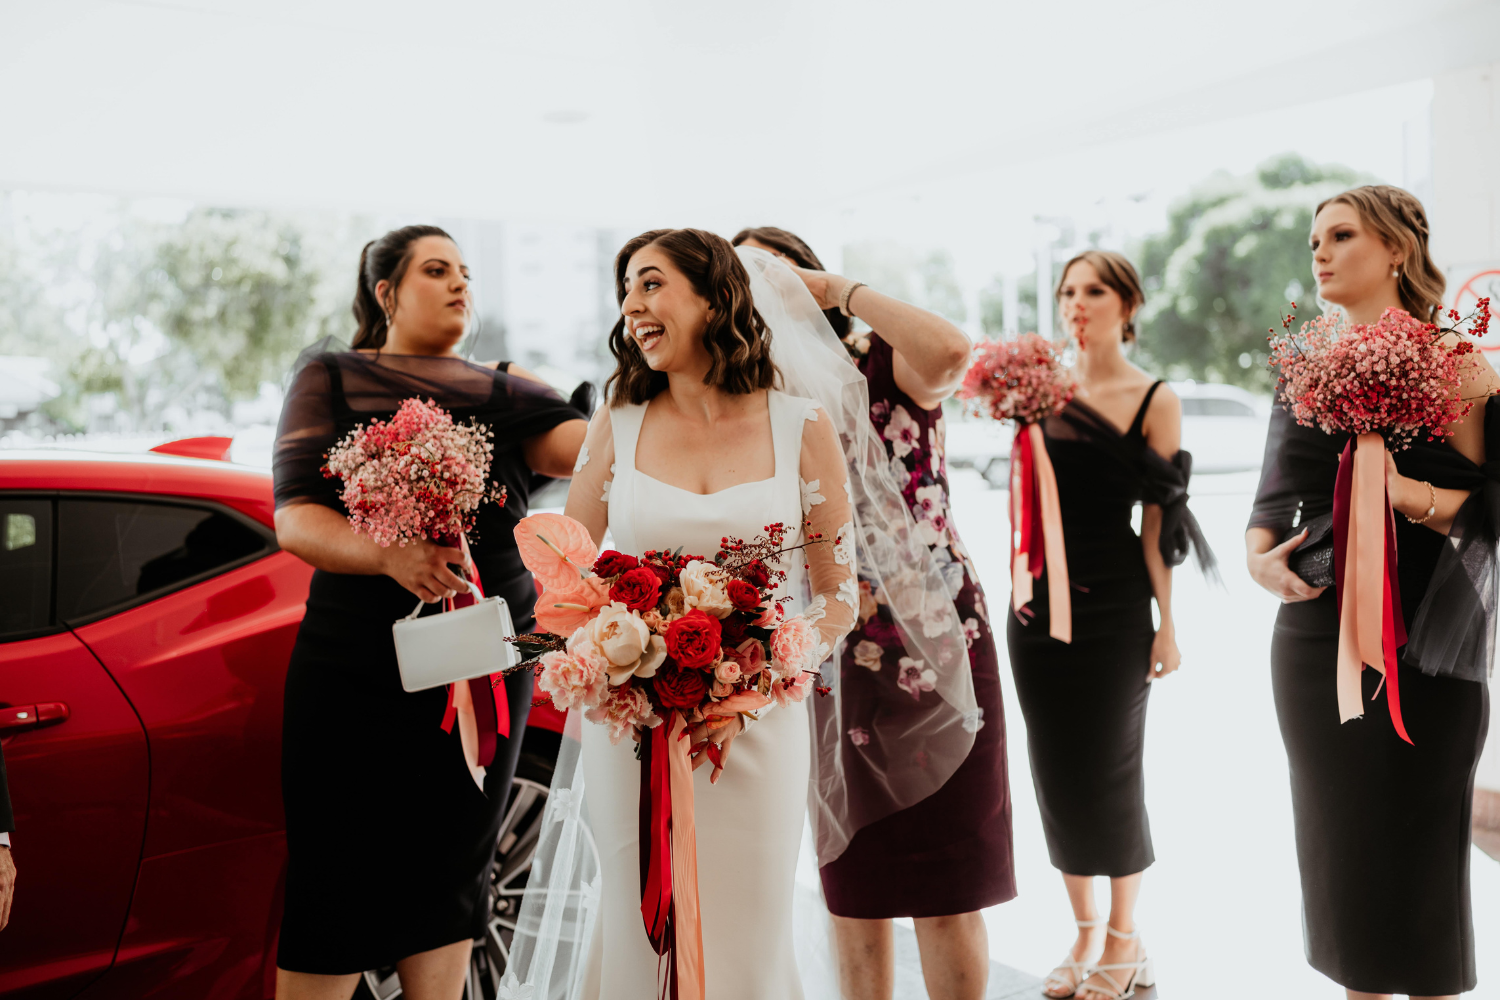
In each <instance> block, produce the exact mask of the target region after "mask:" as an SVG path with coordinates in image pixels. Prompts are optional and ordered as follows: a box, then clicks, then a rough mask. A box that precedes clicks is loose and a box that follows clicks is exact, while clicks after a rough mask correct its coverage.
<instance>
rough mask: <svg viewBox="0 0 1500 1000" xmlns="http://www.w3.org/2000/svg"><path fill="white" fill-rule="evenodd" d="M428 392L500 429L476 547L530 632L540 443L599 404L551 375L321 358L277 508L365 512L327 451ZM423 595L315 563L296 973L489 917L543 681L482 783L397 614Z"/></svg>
mask: <svg viewBox="0 0 1500 1000" xmlns="http://www.w3.org/2000/svg"><path fill="white" fill-rule="evenodd" d="M413 396H417V397H421V398H422V399H431V400H433V401H435V402H436V403H437V404H438V405H440V406H442V407H444V408H446V409H448V410H449V411H450V412H451V413H452V414H453V416H454V419H455V420H458V421H467V420H468V419H469V418H471V417H473V418H477V419H478V420H479V421H480V422H481V423H483V424H486V425H488V426H489V427H490V428H492V429H493V430H494V432H495V454H494V461H493V463H492V465H491V468H490V477H491V480H492V484H493V485H503V486H504V487H505V488H506V490H507V492H508V494H509V497H508V500H507V502H506V505H505V507H504V508H503V509H502V508H501V507H499V506H497V505H496V504H493V503H489V504H485V505H484V506H483V507H481V508H480V510H479V514H478V519H477V523H476V530H475V531H474V532H473V534H472V535H471V537H470V544H471V548H472V550H473V557H474V562H475V565H476V567H477V568H478V570H479V576H480V580H481V581H482V583H483V585H484V589H485V593H486V594H489V595H498V596H501V597H504V598H505V599H506V601H507V603H508V604H509V605H510V609H511V614H512V616H513V618H514V623H515V626H516V628H517V630H518V631H522V632H524V631H528V630H529V629H530V628H531V626H532V621H533V619H532V608H533V606H534V605H535V603H536V592H535V589H534V587H533V584H532V579H531V575H530V574H529V573H528V572H527V571H526V569H525V567H524V566H523V565H522V563H521V559H520V554H519V553H518V552H517V550H516V544H515V538H514V536H513V534H512V530H513V529H514V527H515V525H516V523H517V522H518V521H519V520H520V519H521V518H522V517H524V516H525V515H526V501H527V497H528V495H529V489H528V487H529V484H530V483H531V482H532V479H533V475H532V472H531V470H530V469H529V468H528V467H527V465H526V461H525V456H524V454H523V451H522V445H523V443H524V442H525V441H526V440H527V439H528V438H532V437H535V436H536V435H538V434H541V433H543V432H545V431H547V430H550V429H551V428H553V427H555V426H557V425H558V424H560V423H563V422H564V421H568V420H578V419H582V418H583V414H581V413H579V412H578V411H577V410H575V409H573V408H572V407H571V406H569V405H568V403H566V402H565V401H564V400H563V399H562V398H561V397H560V396H558V395H557V394H556V393H555V392H553V391H552V390H551V389H548V388H546V387H545V386H542V385H539V384H537V383H535V382H532V381H530V380H527V379H521V378H515V377H512V376H510V375H507V374H506V373H505V372H503V371H492V370H490V369H489V368H485V367H483V366H480V365H476V364H472V363H470V362H467V361H464V360H461V359H458V358H434V357H411V356H401V355H391V354H380V355H366V354H360V353H354V352H344V353H323V354H319V355H317V356H315V357H313V358H311V360H310V361H309V362H308V363H307V364H306V365H305V366H304V367H303V368H302V369H301V370H300V371H299V372H298V374H297V376H296V377H295V378H294V380H293V385H292V389H291V392H290V393H289V394H288V397H287V401H286V405H285V408H284V409H283V411H282V418H281V426H280V428H279V429H278V433H277V442H276V456H275V482H276V505H277V506H278V507H281V506H284V505H286V504H291V503H319V504H323V505H325V506H327V507H331V508H333V509H334V510H337V511H339V512H340V513H347V512H346V511H345V508H344V506H343V504H342V502H341V501H340V499H339V487H338V481H337V480H329V479H325V478H324V477H323V475H322V473H321V471H320V469H321V467H322V465H323V461H324V453H325V452H326V451H327V450H328V448H329V447H331V446H332V445H333V444H334V443H335V442H336V441H337V440H338V439H339V438H341V437H343V436H344V435H345V434H347V433H349V431H351V430H353V429H354V428H355V426H356V425H358V424H361V423H364V422H367V421H369V420H371V419H372V418H379V419H388V418H389V417H390V416H392V415H393V413H394V412H395V410H396V408H397V406H399V405H400V402H401V401H402V400H404V399H408V398H411V397H413ZM415 604H416V599H415V598H414V597H413V596H412V595H411V593H410V592H408V591H407V590H405V589H404V588H403V587H401V585H400V584H398V583H396V581H395V580H393V579H391V578H390V577H388V576H353V575H347V574H342V573H328V572H324V571H323V570H318V571H317V572H315V573H314V574H313V578H312V586H311V590H310V593H309V594H308V599H307V614H306V617H305V618H304V619H303V621H302V627H301V630H300V631H299V632H298V633H297V643H296V646H295V648H294V649H293V651H292V658H291V664H290V666H289V668H288V671H287V680H286V708H285V721H284V728H283V732H282V762H281V769H282V770H281V778H282V794H283V797H284V799H285V802H286V830H287V850H288V853H289V862H288V869H287V885H286V912H285V916H284V917H283V920H282V925H281V939H280V945H279V949H278V953H277V962H276V964H277V965H278V966H279V967H281V968H283V969H287V970H289V971H293V972H308V973H319V974H324V975H341V974H347V973H353V972H361V971H363V970H365V969H373V968H377V967H381V966H389V965H393V964H395V963H396V962H397V961H398V960H400V959H402V958H405V957H407V956H409V955H414V954H417V953H419V952H423V951H428V950H430V949H433V948H438V947H442V946H443V945H448V944H453V943H455V942H457V941H463V940H470V939H473V938H476V937H479V936H480V935H481V934H482V933H483V931H484V927H485V922H486V919H487V917H488V907H489V896H488V889H487V887H488V882H489V871H490V867H491V865H492V863H493V861H494V857H495V838H496V836H497V833H498V830H499V825H500V821H501V818H502V810H503V809H504V808H505V804H506V798H507V796H508V794H509V790H510V782H511V777H512V775H513V773H514V771H515V767H516V759H517V756H518V754H519V752H520V746H521V735H522V733H523V732H524V730H525V726H526V716H527V713H528V712H529V710H530V705H531V681H532V678H531V675H530V674H529V673H527V672H525V671H521V672H519V673H516V674H513V675H511V676H510V677H509V678H507V679H506V684H505V687H506V695H507V698H508V701H509V703H510V732H511V734H512V735H511V738H510V739H508V740H507V739H504V738H501V739H500V740H499V741H498V746H497V748H496V751H495V759H494V762H493V764H492V765H491V766H490V767H489V768H488V775H487V778H486V781H485V787H484V790H483V791H481V790H480V789H479V787H478V786H477V785H475V783H474V780H473V779H472V778H471V777H470V774H469V770H468V766H467V765H466V763H465V761H464V756H463V750H462V747H461V746H460V745H459V737H458V732H457V728H456V727H455V728H454V730H453V731H452V732H451V733H446V732H444V731H443V730H442V729H441V728H440V724H441V722H442V718H443V712H444V709H445V707H446V704H447V695H446V692H445V690H444V689H443V688H435V689H433V690H429V691H421V692H417V693H414V694H408V693H406V692H405V691H403V690H402V688H401V680H400V675H399V673H398V670H397V666H396V654H395V647H394V644H393V642H392V638H391V624H392V623H393V622H394V621H396V620H397V619H398V618H402V617H404V616H405V615H407V614H409V613H410V612H411V610H412V608H413V607H414V606H415ZM437 607H438V606H436V605H434V606H433V608H432V609H431V610H432V611H433V612H435V611H436V610H437Z"/></svg>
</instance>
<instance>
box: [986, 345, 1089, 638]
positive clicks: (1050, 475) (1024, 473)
mask: <svg viewBox="0 0 1500 1000" xmlns="http://www.w3.org/2000/svg"><path fill="white" fill-rule="evenodd" d="M1077 390H1078V384H1077V383H1076V382H1074V381H1073V375H1072V373H1071V372H1069V371H1068V370H1067V369H1066V368H1064V367H1063V363H1062V356H1061V355H1060V354H1059V353H1058V351H1057V348H1056V346H1054V345H1053V343H1052V342H1051V341H1050V340H1048V339H1046V338H1045V337H1040V336H1038V335H1036V334H1034V333H1027V334H1022V335H1021V336H1020V337H1017V338H1016V339H1015V340H991V341H985V342H984V343H982V344H980V345H979V346H978V347H976V348H975V349H974V363H973V364H972V365H971V366H970V367H969V371H968V373H967V374H965V375H964V384H963V386H962V388H960V389H959V390H958V397H959V398H960V399H968V400H973V403H972V404H971V405H972V406H973V407H974V409H975V411H976V412H978V413H983V414H986V415H987V416H990V417H993V418H994V419H996V420H1014V421H1015V422H1016V439H1015V443H1014V444H1012V445H1011V449H1010V525H1011V532H1010V539H1011V544H1010V579H1011V604H1012V606H1013V607H1014V608H1015V610H1016V613H1017V614H1021V613H1022V611H1023V609H1025V608H1026V605H1027V604H1029V603H1031V595H1032V583H1033V581H1035V580H1039V579H1041V577H1042V572H1043V570H1044V569H1045V568H1046V567H1047V565H1048V564H1049V563H1050V564H1051V566H1052V568H1053V569H1052V573H1051V574H1049V575H1048V578H1047V579H1048V583H1047V589H1048V600H1049V601H1050V602H1051V607H1052V615H1051V622H1050V624H1049V625H1048V634H1049V635H1051V636H1052V637H1053V638H1054V639H1058V640H1060V641H1062V642H1071V641H1072V639H1073V618H1072V603H1071V601H1072V597H1071V595H1070V594H1069V592H1068V562H1067V550H1066V547H1065V545H1064V543H1063V535H1062V514H1061V509H1060V507H1059V503H1058V497H1057V475H1056V473H1055V472H1053V470H1052V462H1051V459H1050V458H1048V456H1047V443H1046V437H1045V435H1044V434H1043V433H1042V428H1041V421H1042V420H1044V419H1046V418H1047V417H1050V416H1052V415H1053V414H1054V413H1057V412H1058V411H1060V410H1061V409H1062V408H1063V407H1065V406H1067V405H1068V404H1069V403H1070V402H1072V401H1073V394H1074V393H1075V392H1076V391H1077ZM1027 613H1029V611H1028V612H1027Z"/></svg>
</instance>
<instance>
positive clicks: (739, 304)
mask: <svg viewBox="0 0 1500 1000" xmlns="http://www.w3.org/2000/svg"><path fill="white" fill-rule="evenodd" d="M646 247H656V248H657V249H659V250H660V251H661V252H662V253H664V254H666V255H667V258H668V259H669V260H671V261H672V264H673V266H675V267H676V268H677V270H679V271H681V272H682V273H683V276H684V277H686V278H687V279H688V281H689V282H690V283H691V284H692V286H693V291H695V292H697V293H698V294H699V295H701V296H702V297H703V298H705V299H707V300H708V305H709V308H710V309H711V310H712V312H710V313H709V317H708V329H706V330H704V331H703V346H704V347H706V348H707V349H708V354H709V358H710V359H711V364H710V365H709V369H708V373H707V374H705V375H704V376H703V384H704V385H711V386H714V387H715V388H717V389H721V390H722V391H724V392H727V393H730V394H731V395H744V394H745V393H750V392H756V391H758V390H760V389H772V388H775V386H776V383H777V380H778V379H779V378H780V373H779V372H778V371H777V370H776V365H775V364H773V363H772V362H771V330H770V328H769V327H767V326H766V322H765V320H763V319H761V317H760V313H758V312H756V311H755V301H754V299H753V298H752V297H751V295H750V275H749V274H748V273H747V272H746V271H745V265H744V264H742V263H740V258H739V257H738V256H737V255H736V254H735V252H734V247H732V246H730V245H729V241H728V240H726V239H724V237H722V236H718V235H715V234H714V233H710V232H707V231H705V230H702V229H653V230H651V231H650V232H647V233H642V234H641V235H639V236H637V237H636V238H635V239H633V240H631V241H630V242H628V243H626V244H625V245H624V246H623V247H621V248H620V252H619V253H618V254H616V255H615V301H617V302H619V303H620V304H621V305H622V306H623V305H624V304H625V274H626V271H627V270H628V269H629V267H630V258H632V257H634V256H635V255H636V254H637V253H639V252H640V251H641V250H644V249H645V248H646ZM609 353H611V354H613V355H614V356H615V370H614V374H612V375H610V377H609V379H608V381H606V382H605V383H604V395H605V399H606V400H608V402H609V405H610V406H614V405H615V404H616V403H621V402H624V403H644V402H646V401H647V400H649V399H651V398H652V397H653V396H655V395H656V394H657V393H659V392H661V391H662V390H663V389H665V388H666V387H667V374H666V372H658V371H653V370H652V369H651V366H650V365H648V364H646V359H645V358H643V357H642V356H641V352H640V349H639V348H638V347H637V346H636V344H635V342H634V341H633V340H632V339H631V338H630V337H629V336H628V335H627V334H626V332H625V317H624V315H623V314H622V315H621V316H620V319H619V320H618V321H617V322H616V323H615V326H614V329H613V330H611V331H609Z"/></svg>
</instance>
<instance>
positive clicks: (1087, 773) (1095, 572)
mask: <svg viewBox="0 0 1500 1000" xmlns="http://www.w3.org/2000/svg"><path fill="white" fill-rule="evenodd" d="M1161 385H1162V383H1161V382H1157V383H1155V384H1153V385H1152V386H1151V388H1150V389H1149V390H1147V392H1146V397H1145V399H1144V400H1142V401H1141V405H1140V408H1139V409H1138V410H1137V411H1136V415H1135V419H1134V420H1133V421H1132V422H1131V425H1130V427H1129V429H1127V430H1126V431H1125V433H1123V434H1122V433H1120V430H1119V429H1118V428H1117V427H1115V426H1114V425H1113V424H1111V423H1110V422H1109V420H1108V419H1106V418H1105V417H1104V416H1103V415H1102V414H1100V413H1099V412H1098V411H1096V410H1094V409H1092V408H1091V407H1089V405H1088V404H1087V403H1084V402H1082V401H1081V400H1074V401H1073V402H1072V403H1069V404H1068V406H1067V407H1066V408H1065V409H1064V410H1063V411H1062V412H1061V413H1057V414H1054V415H1053V416H1051V417H1048V418H1047V419H1046V420H1044V421H1043V422H1042V433H1043V436H1044V437H1045V439H1046V446H1047V455H1048V457H1049V458H1050V459H1051V462H1052V466H1053V469H1054V470H1055V473H1056V476H1057V490H1058V501H1059V506H1060V508H1061V513H1062V524H1063V538H1064V544H1065V546H1066V548H1067V557H1068V580H1069V582H1070V583H1071V584H1072V588H1073V590H1072V616H1073V641H1072V642H1071V643H1064V642H1060V641H1059V640H1057V639H1054V638H1052V637H1051V636H1050V635H1048V627H1049V625H1050V622H1051V605H1050V599H1049V597H1048V593H1047V576H1046V575H1045V574H1044V575H1043V577H1042V579H1041V580H1040V581H1038V583H1037V584H1036V586H1035V588H1034V595H1035V596H1034V597H1033V599H1032V602H1031V603H1030V604H1029V605H1027V608H1028V609H1029V610H1028V611H1023V612H1022V613H1021V616H1018V615H1016V614H1011V615H1010V616H1009V618H1010V621H1009V624H1008V626H1007V629H1006V640H1007V645H1008V647H1009V649H1010V665H1011V671H1012V673H1013V674H1014V675H1015V679H1016V696H1017V698H1018V699H1019V700H1020V703H1021V713H1022V715H1023V716H1024V717H1025V719H1026V745H1027V748H1028V750H1029V751H1030V754H1031V776H1032V780H1033V782H1034V783H1035V785H1036V797H1037V805H1038V806H1039V807H1040V809H1041V813H1042V830H1043V832H1044V833H1045V834H1046V837H1047V852H1048V855H1049V856H1050V858H1051V860H1052V865H1053V867H1055V868H1057V869H1059V870H1060V871H1062V872H1064V873H1066V874H1069V875H1108V876H1111V877H1115V878H1119V877H1122V876H1125V875H1133V874H1135V873H1136V872H1139V871H1143V870H1145V869H1146V868H1147V867H1148V866H1149V865H1150V864H1151V863H1152V861H1154V860H1155V854H1154V853H1153V851H1152V847H1151V826H1150V821H1149V820H1148V818H1147V816H1146V782H1145V775H1144V772H1143V769H1142V755H1143V753H1144V751H1145V736H1146V701H1147V697H1148V696H1149V694H1150V692H1151V686H1150V685H1149V684H1148V683H1147V682H1146V676H1147V674H1148V673H1149V671H1150V662H1149V661H1150V659H1151V643H1152V641H1153V640H1154V639H1155V637H1156V627H1155V625H1154V624H1153V622H1152V619H1151V599H1152V591H1151V577H1150V575H1149V574H1148V572H1147V570H1146V555H1145V551H1144V549H1143V548H1142V545H1141V538H1140V536H1139V535H1137V534H1136V532H1135V529H1134V528H1133V527H1131V514H1132V508H1133V507H1134V506H1135V505H1136V504H1137V503H1141V502H1145V503H1151V504H1156V505H1158V506H1160V507H1161V509H1162V538H1161V552H1162V558H1163V560H1164V561H1165V562H1166V564H1167V565H1168V566H1176V565H1178V564H1180V563H1181V562H1182V561H1183V559H1184V558H1185V557H1186V555H1187V551H1188V548H1189V547H1190V546H1191V547H1193V548H1195V549H1196V550H1197V553H1198V559H1199V562H1200V564H1201V565H1203V567H1204V568H1205V570H1211V569H1212V566H1213V556H1212V553H1211V552H1210V551H1209V549H1208V546H1207V544H1206V543H1205V541H1204V540H1203V535H1202V532H1201V531H1200V530H1199V528H1198V524H1197V522H1196V521H1195V520H1194V519H1193V515H1192V513H1191V512H1190V511H1189V510H1188V508H1187V482H1188V478H1189V475H1190V472H1191V461H1192V459H1191V456H1189V455H1188V453H1187V452H1178V453H1177V455H1176V456H1174V458H1173V461H1171V462H1168V461H1167V460H1166V459H1164V458H1162V457H1161V456H1160V455H1158V454H1157V453H1156V452H1154V451H1152V450H1151V448H1150V447H1149V446H1148V445H1147V444H1146V439H1145V436H1144V435H1143V433H1142V425H1143V423H1144V421H1145V417H1146V410H1147V408H1148V407H1149V406H1150V405H1151V399H1152V397H1153V396H1154V395H1155V393H1156V390H1157V389H1158V388H1159V387H1160V386H1161ZM1048 572H1050V567H1049V569H1048Z"/></svg>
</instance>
